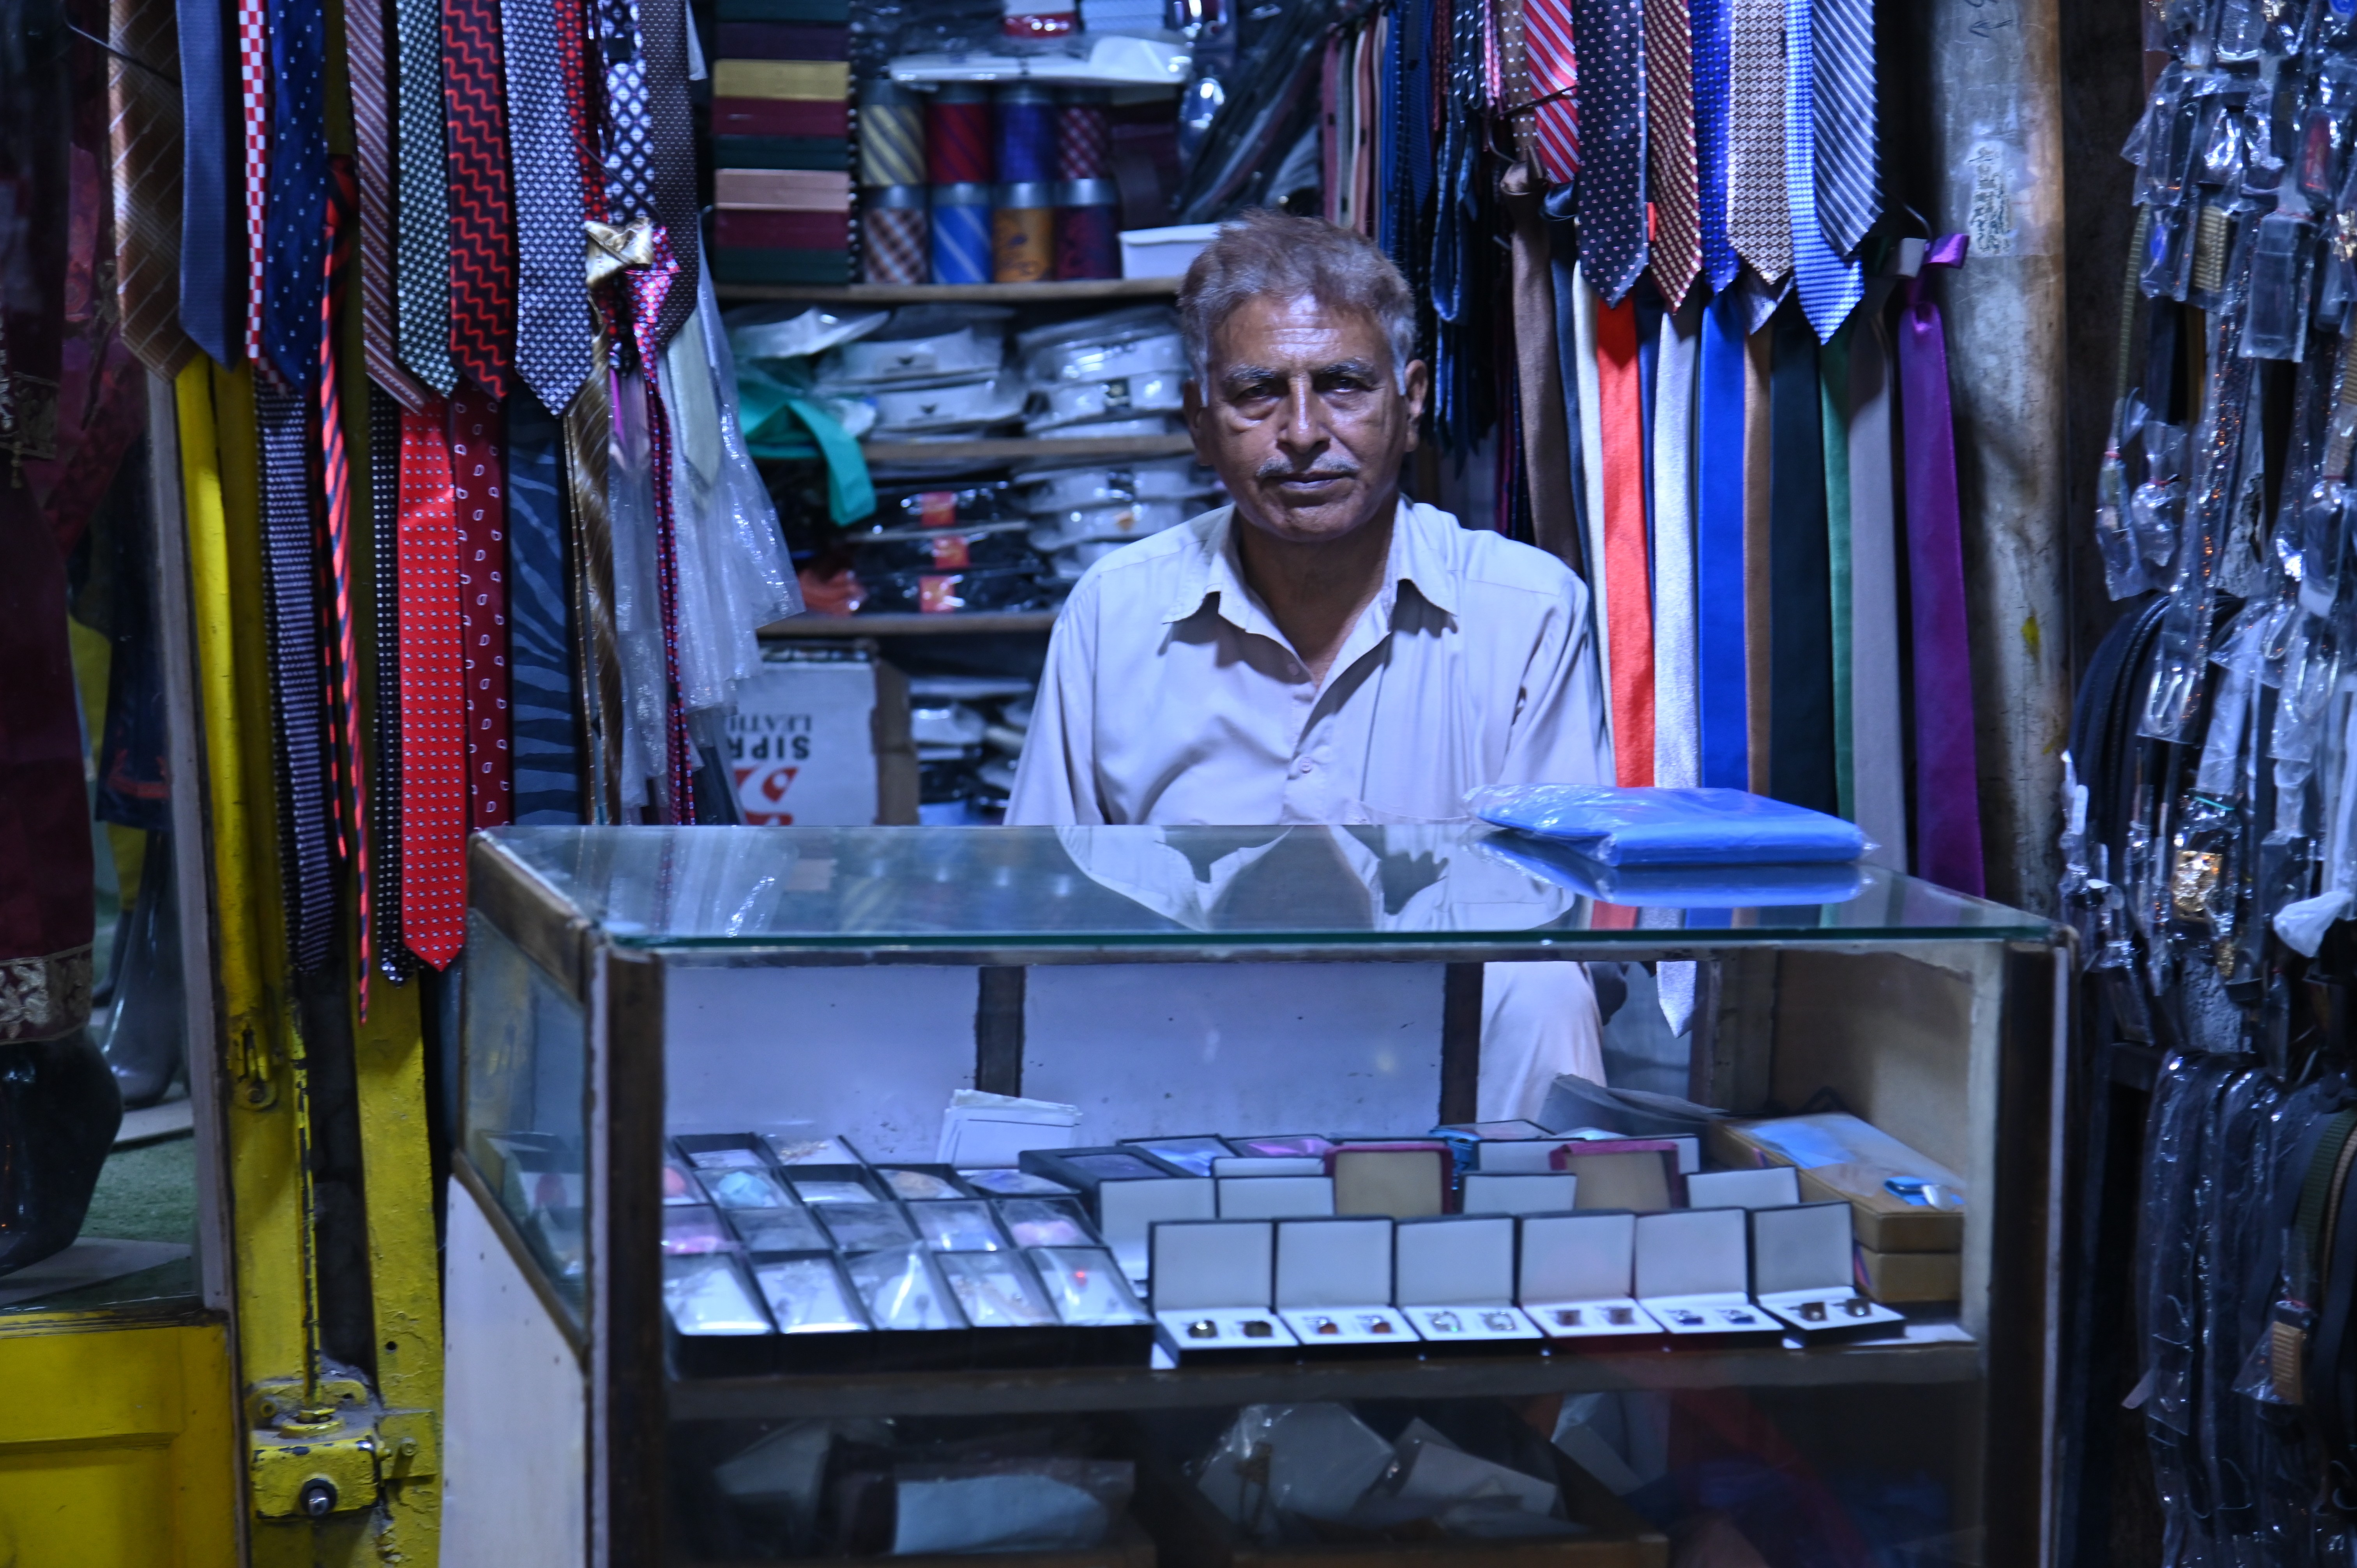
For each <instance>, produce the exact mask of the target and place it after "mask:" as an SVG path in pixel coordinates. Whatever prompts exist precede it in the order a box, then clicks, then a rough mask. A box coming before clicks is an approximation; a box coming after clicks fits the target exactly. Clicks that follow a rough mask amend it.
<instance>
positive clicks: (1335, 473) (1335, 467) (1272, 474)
mask: <svg viewBox="0 0 2357 1568" xmlns="http://www.w3.org/2000/svg"><path fill="white" fill-rule="evenodd" d="M1358 473H1359V465H1357V464H1356V463H1321V464H1318V466H1317V467H1310V468H1297V467H1294V466H1293V465H1292V464H1290V463H1288V462H1286V460H1285V459H1284V458H1282V457H1272V458H1270V459H1269V460H1268V461H1267V462H1265V463H1263V464H1262V465H1261V466H1260V468H1259V470H1258V471H1257V472H1256V473H1254V475H1253V478H1256V479H1349V478H1357V477H1358Z"/></svg>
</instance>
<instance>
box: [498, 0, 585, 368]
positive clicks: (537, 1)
mask: <svg viewBox="0 0 2357 1568" xmlns="http://www.w3.org/2000/svg"><path fill="white" fill-rule="evenodd" d="M560 25H561V23H560V20H559V17H558V15H557V12H556V7H555V5H554V4H553V0H500V29H501V31H502V33H503V34H504V36H505V38H506V41H507V86H508V152H509V159H510V166H511V171H512V173H513V176H514V182H515V224H516V299H515V311H516V323H515V364H516V373H517V374H518V375H519V376H521V377H522V379H523V382H524V384H525V385H526V386H528V387H530V388H531V389H532V390H533V392H534V393H535V394H536V395H537V396H538V397H539V399H540V401H541V403H542V404H543V405H544V406H545V407H548V408H551V409H557V410H561V409H563V408H564V407H565V404H566V403H571V402H572V401H573V394H574V393H575V392H579V391H580V390H581V383H582V382H583V381H587V380H588V379H589V333H590V321H589V285H588V280H587V274H585V273H584V271H583V270H582V263H581V232H582V231H581V186H580V183H579V180H578V178H577V177H576V173H575V168H574V139H573V124H572V119H573V109H572V102H571V100H570V98H569V96H568V94H567V91H566V82H565V69H564V64H563V59H562V52H561V48H562V47H561V45H560V43H559V33H558V28H559V27H560Z"/></svg>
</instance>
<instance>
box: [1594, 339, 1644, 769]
mask: <svg viewBox="0 0 2357 1568" xmlns="http://www.w3.org/2000/svg"><path fill="white" fill-rule="evenodd" d="M1641 375H1642V371H1641V369H1640V367H1639V364H1638V339H1637V302H1636V301H1635V300H1633V299H1623V300H1622V301H1621V302H1620V304H1619V305H1617V306H1604V305H1601V304H1599V305H1598V306H1597V311H1596V419H1597V424H1598V426H1599V427H1600V435H1601V440H1600V441H1599V443H1598V445H1599V446H1600V447H1601V448H1602V456H1603V469H1604V485H1603V490H1604V496H1603V502H1604V504H1603V512H1604V554H1603V561H1604V575H1605V577H1606V578H1607V580H1608V581H1609V583H1610V585H1611V594H1610V600H1609V613H1608V615H1607V616H1606V618H1605V632H1606V636H1607V637H1608V639H1609V640H1610V642H1611V645H1612V755H1613V757H1614V759H1615V762H1616V764H1617V768H1618V773H1619V778H1620V784H1621V785H1622V786H1623V787H1624V788H1638V787H1642V786H1644V785H1649V784H1651V783H1652V781H1653V733H1654V714H1653V618H1652V589H1651V585H1650V583H1649V582H1648V577H1649V575H1650V567H1649V564H1648V562H1647V558H1646V554H1647V553H1646V548H1645V408H1644V392H1643V388H1642V385H1641Z"/></svg>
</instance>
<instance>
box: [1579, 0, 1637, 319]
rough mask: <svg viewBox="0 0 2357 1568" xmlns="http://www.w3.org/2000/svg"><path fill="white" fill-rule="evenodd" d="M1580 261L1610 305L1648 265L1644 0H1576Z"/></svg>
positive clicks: (1591, 283) (1592, 282)
mask: <svg viewBox="0 0 2357 1568" xmlns="http://www.w3.org/2000/svg"><path fill="white" fill-rule="evenodd" d="M1574 11H1575V26H1576V27H1577V38H1579V41H1580V54H1581V57H1582V59H1583V61H1584V63H1585V66H1586V69H1585V70H1582V71H1581V73H1580V81H1581V93H1580V104H1579V128H1580V148H1579V156H1580V171H1579V197H1578V199H1579V261H1580V267H1581V270H1582V271H1584V272H1585V273H1586V274H1587V279H1588V283H1589V285H1591V286H1593V287H1594V288H1595V290H1596V292H1597V293H1598V294H1600V295H1603V296H1604V300H1605V303H1606V304H1608V305H1618V304H1620V301H1621V300H1622V298H1624V297H1625V296H1626V295H1628V293H1629V289H1630V286H1631V285H1633V284H1634V283H1635V282H1636V281H1637V274H1640V273H1641V272H1643V271H1644V270H1645V255H1646V235H1645V23H1644V13H1643V11H1642V10H1641V7H1640V4H1639V0H1577V3H1576V5H1575V6H1574Z"/></svg>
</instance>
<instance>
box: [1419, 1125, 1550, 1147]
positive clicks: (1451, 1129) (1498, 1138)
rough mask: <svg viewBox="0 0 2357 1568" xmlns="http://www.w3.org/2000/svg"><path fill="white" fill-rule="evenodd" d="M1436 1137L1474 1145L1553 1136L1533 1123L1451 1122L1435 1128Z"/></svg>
mask: <svg viewBox="0 0 2357 1568" xmlns="http://www.w3.org/2000/svg"><path fill="white" fill-rule="evenodd" d="M1432 1131H1433V1133H1435V1134H1436V1135H1439V1136H1447V1137H1452V1138H1466V1139H1469V1140H1471V1141H1472V1142H1475V1143H1484V1144H1486V1143H1501V1142H1517V1141H1520V1140H1523V1139H1528V1138H1549V1137H1553V1136H1554V1134H1553V1133H1549V1132H1548V1131H1547V1130H1546V1129H1545V1128H1544V1127H1542V1126H1540V1125H1539V1124H1538V1123H1537V1122H1523V1121H1508V1122H1450V1123H1448V1125H1447V1126H1445V1127H1435V1128H1434V1129H1433V1130H1432Z"/></svg>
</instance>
